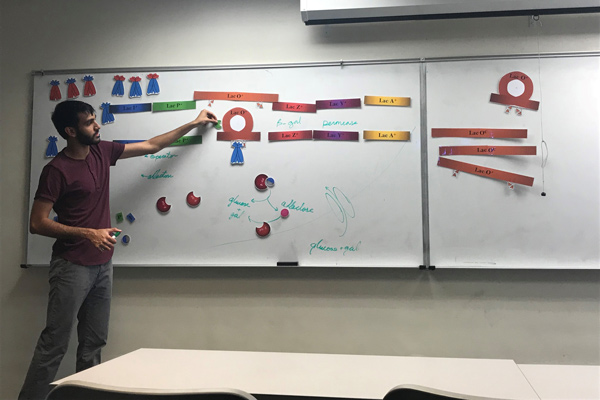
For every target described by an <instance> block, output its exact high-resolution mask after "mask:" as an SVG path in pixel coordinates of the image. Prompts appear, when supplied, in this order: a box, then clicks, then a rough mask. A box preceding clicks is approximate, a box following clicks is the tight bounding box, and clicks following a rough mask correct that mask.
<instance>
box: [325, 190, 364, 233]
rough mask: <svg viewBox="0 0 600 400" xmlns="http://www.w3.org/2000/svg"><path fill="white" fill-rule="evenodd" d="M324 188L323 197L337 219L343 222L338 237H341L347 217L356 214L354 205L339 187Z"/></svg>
mask: <svg viewBox="0 0 600 400" xmlns="http://www.w3.org/2000/svg"><path fill="white" fill-rule="evenodd" d="M325 190H326V192H325V198H326V199H327V203H328V204H329V207H330V208H331V211H333V213H334V214H335V217H336V218H337V220H338V221H340V222H341V223H342V224H344V232H343V233H342V234H341V235H340V237H342V236H344V235H345V234H346V231H347V230H348V219H350V218H354V217H355V216H356V213H355V212H354V206H353V205H352V202H351V201H350V199H349V198H348V196H346V195H345V194H344V192H342V190H341V189H339V188H337V187H333V188H331V189H330V188H329V187H327V186H325Z"/></svg>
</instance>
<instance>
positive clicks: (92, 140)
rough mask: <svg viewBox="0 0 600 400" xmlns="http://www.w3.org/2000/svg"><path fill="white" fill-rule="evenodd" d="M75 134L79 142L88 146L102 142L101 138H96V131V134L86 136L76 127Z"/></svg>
mask: <svg viewBox="0 0 600 400" xmlns="http://www.w3.org/2000/svg"><path fill="white" fill-rule="evenodd" d="M75 135H76V138H77V140H78V141H79V143H81V144H83V145H87V146H91V145H93V144H98V143H99V142H100V138H98V139H96V133H94V136H91V137H90V136H86V135H84V134H83V132H81V131H80V130H79V128H75Z"/></svg>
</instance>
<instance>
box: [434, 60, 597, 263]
mask: <svg viewBox="0 0 600 400" xmlns="http://www.w3.org/2000/svg"><path fill="white" fill-rule="evenodd" d="M512 71H520V72H523V73H525V74H526V75H527V76H529V77H530V78H531V81H532V82H533V85H534V91H533V95H532V96H531V99H532V100H536V101H539V102H540V106H539V109H538V110H537V111H533V110H528V109H523V110H522V114H521V115H520V116H519V115H517V113H516V112H515V110H514V109H513V110H510V112H509V113H508V114H506V113H505V109H506V107H505V106H502V105H499V104H494V103H492V102H490V95H491V93H498V88H499V81H500V79H501V77H503V76H504V75H505V74H507V73H509V72H512ZM599 75H600V64H599V59H598V57H589V58H585V57H577V58H546V59H544V58H543V59H541V60H538V59H514V60H487V61H486V60H482V61H468V62H462V61H461V62H440V63H433V64H428V65H427V99H428V102H427V124H428V128H429V131H428V168H429V176H428V178H429V199H430V203H429V215H430V232H431V233H430V240H431V264H432V265H434V266H435V267H436V268H439V267H478V268H571V267H578V268H598V266H599V243H600V236H599V227H600V214H599V204H600V199H599V193H600V187H599V182H600V177H599V174H600V168H599V163H598V159H599V155H600V146H599V139H598V137H599V133H600V123H599V115H600V113H599V111H600V102H599V99H598V88H599V87H600V81H599ZM484 127H485V128H505V129H527V133H528V136H527V138H526V139H485V138H483V139H473V138H446V137H444V138H433V137H432V134H431V129H434V128H484ZM542 141H544V142H545V143H546V146H543V145H542ZM479 144H481V145H489V146H497V145H515V146H527V145H529V146H536V147H537V155H536V156H478V155H475V156H452V157H448V158H452V159H455V160H459V161H462V162H467V163H472V164H477V165H483V166H486V167H489V168H494V169H498V170H503V171H510V172H513V173H518V174H522V175H526V176H530V177H533V178H534V183H533V186H532V187H529V186H524V185H518V184H515V185H514V188H513V189H510V188H509V187H508V184H507V182H503V181H499V180H493V179H488V178H485V177H481V176H478V175H474V174H468V173H465V172H462V171H461V172H459V173H458V174H457V176H453V171H452V170H451V169H447V168H443V167H439V166H437V162H438V158H439V151H438V150H439V147H440V146H459V145H463V146H467V145H479ZM542 147H543V151H544V153H543V154H542ZM543 164H544V167H542V165H543ZM542 192H545V193H546V196H542V195H541V194H542Z"/></svg>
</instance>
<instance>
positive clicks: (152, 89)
mask: <svg viewBox="0 0 600 400" xmlns="http://www.w3.org/2000/svg"><path fill="white" fill-rule="evenodd" d="M146 77H147V78H148V79H150V82H148V89H147V90H146V94H147V95H148V96H150V95H153V94H159V93H160V88H159V86H158V81H157V80H156V79H157V78H158V74H148V75H147V76H146Z"/></svg>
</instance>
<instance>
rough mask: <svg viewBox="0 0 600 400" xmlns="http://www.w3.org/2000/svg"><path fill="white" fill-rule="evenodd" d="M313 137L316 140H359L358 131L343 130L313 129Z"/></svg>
mask: <svg viewBox="0 0 600 400" xmlns="http://www.w3.org/2000/svg"><path fill="white" fill-rule="evenodd" d="M313 139H315V140H341V141H353V142H357V141H358V132H343V131H313Z"/></svg>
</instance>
